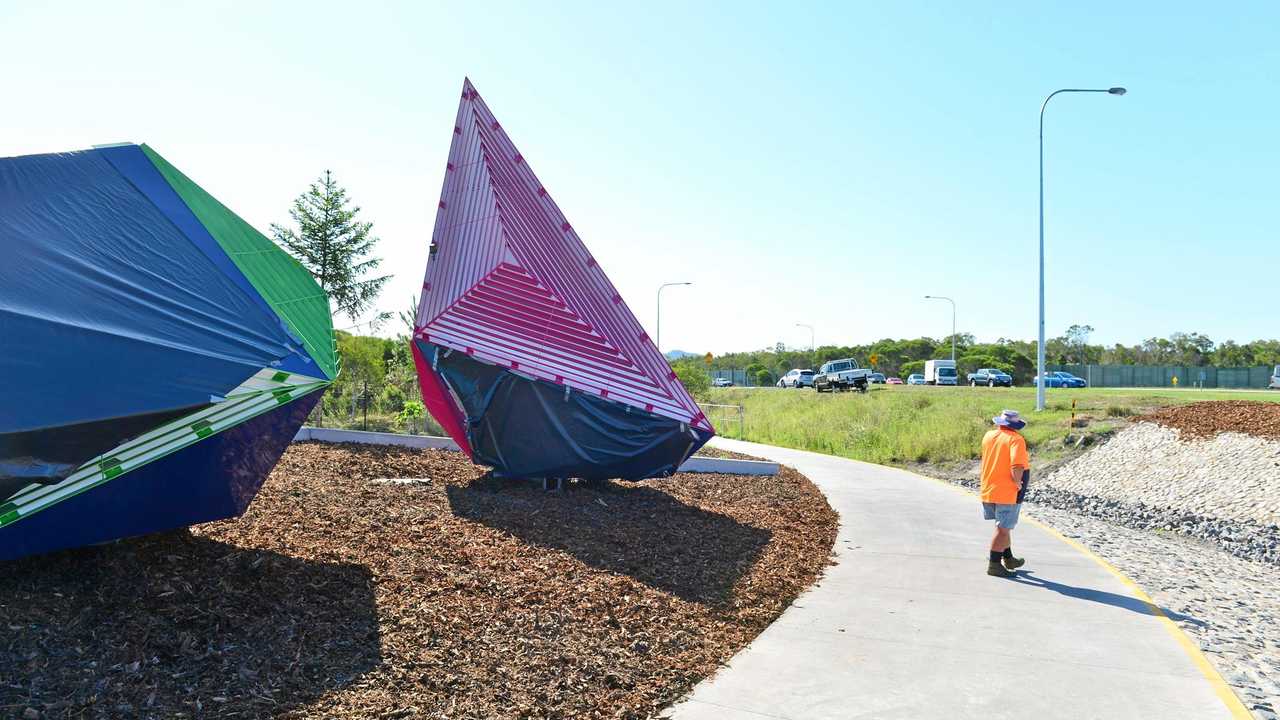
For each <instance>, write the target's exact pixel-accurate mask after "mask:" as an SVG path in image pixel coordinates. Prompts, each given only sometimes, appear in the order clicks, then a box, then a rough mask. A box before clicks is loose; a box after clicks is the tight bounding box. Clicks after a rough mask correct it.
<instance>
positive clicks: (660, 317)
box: [654, 282, 693, 355]
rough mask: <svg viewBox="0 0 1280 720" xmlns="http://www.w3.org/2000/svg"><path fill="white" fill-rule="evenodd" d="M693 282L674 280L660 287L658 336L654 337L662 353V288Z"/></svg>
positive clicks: (655, 343)
mask: <svg viewBox="0 0 1280 720" xmlns="http://www.w3.org/2000/svg"><path fill="white" fill-rule="evenodd" d="M692 284H693V283H691V282H674V283H662V285H661V286H660V287H659V288H658V337H657V338H655V339H654V345H656V346H657V347H658V354H659V355H661V354H662V289H663V288H669V287H674V286H676V285H692Z"/></svg>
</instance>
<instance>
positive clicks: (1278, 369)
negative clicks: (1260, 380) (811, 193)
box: [1267, 365, 1280, 390]
mask: <svg viewBox="0 0 1280 720" xmlns="http://www.w3.org/2000/svg"><path fill="white" fill-rule="evenodd" d="M1267 388H1268V389H1270V390H1280V365H1277V366H1275V367H1274V368H1272V369H1271V384H1270V385H1268V386H1267Z"/></svg>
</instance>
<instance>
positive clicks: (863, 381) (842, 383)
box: [813, 358, 871, 392]
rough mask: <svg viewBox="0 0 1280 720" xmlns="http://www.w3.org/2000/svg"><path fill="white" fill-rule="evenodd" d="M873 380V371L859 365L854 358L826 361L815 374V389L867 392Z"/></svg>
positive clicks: (820, 390)
mask: <svg viewBox="0 0 1280 720" xmlns="http://www.w3.org/2000/svg"><path fill="white" fill-rule="evenodd" d="M870 382H871V371H870V370H866V369H863V368H859V367H858V361H857V360H854V359H853V358H845V359H843V360H832V361H830V362H825V363H823V364H822V367H821V368H820V369H819V370H818V373H817V374H816V375H814V376H813V389H814V390H817V391H818V392H834V391H837V390H857V391H858V392H866V391H867V385H868V384H869V383H870Z"/></svg>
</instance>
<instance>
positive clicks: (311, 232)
mask: <svg viewBox="0 0 1280 720" xmlns="http://www.w3.org/2000/svg"><path fill="white" fill-rule="evenodd" d="M349 202H350V201H349V200H348V198H347V191H346V190H345V189H344V188H342V187H341V186H339V185H338V183H337V182H336V181H335V180H334V179H333V173H331V172H329V171H328V170H325V171H324V176H323V177H321V178H320V179H319V180H318V181H317V182H314V183H311V187H310V188H309V189H308V190H307V191H306V192H305V193H303V194H301V195H299V196H298V198H297V199H296V200H294V201H293V208H292V209H290V210H289V216H290V217H291V218H293V222H294V224H295V225H297V230H294V229H292V228H286V227H282V226H280V225H276V224H274V223H273V224H272V225H271V233H272V235H273V237H274V238H275V241H276V243H277V244H278V245H280V246H281V247H283V248H284V249H285V250H287V251H288V252H289V253H290V254H291V255H293V256H294V257H295V258H297V259H298V261H299V262H301V263H302V265H303V266H304V267H306V268H307V269H308V270H310V271H311V274H312V275H314V276H315V278H316V281H317V282H319V283H320V287H322V288H324V290H325V292H327V293H328V294H329V297H330V298H331V299H332V300H333V308H332V312H333V314H335V315H336V314H337V313H339V312H341V313H344V314H346V315H347V316H348V317H350V318H351V319H352V320H356V319H357V318H359V317H360V315H361V314H363V313H364V311H365V310H367V309H369V307H370V306H372V305H373V302H374V300H375V299H376V298H377V297H378V293H379V292H381V291H382V286H383V285H385V284H386V282H387V280H389V279H390V277H391V276H389V275H383V276H380V277H366V275H367V274H368V273H371V272H373V271H374V270H376V269H377V268H378V266H379V265H380V264H382V259H381V258H377V257H370V253H371V252H372V251H373V247H374V245H376V244H377V243H378V238H376V237H371V236H370V235H369V232H370V231H371V230H372V229H373V223H371V222H360V221H359V220H357V219H356V216H357V215H358V214H359V213H360V208H359V206H355V205H352V206H351V207H348V204H349Z"/></svg>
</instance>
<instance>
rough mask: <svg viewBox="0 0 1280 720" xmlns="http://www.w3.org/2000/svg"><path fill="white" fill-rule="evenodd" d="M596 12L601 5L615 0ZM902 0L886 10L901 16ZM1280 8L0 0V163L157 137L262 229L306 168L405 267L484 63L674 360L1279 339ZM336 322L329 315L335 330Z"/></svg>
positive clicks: (413, 269) (532, 149)
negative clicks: (834, 347)
mask: <svg viewBox="0 0 1280 720" xmlns="http://www.w3.org/2000/svg"><path fill="white" fill-rule="evenodd" d="M606 5H608V6H611V7H605V6H606ZM889 6H896V7H889ZM1278 7H1280V6H1276V5H1275V4H1272V3H1262V2H1259V3H1252V4H1248V3H1232V4H1229V5H1225V6H1219V8H1218V9H1215V8H1214V7H1212V6H1211V5H1206V4H1204V3H1189V2H1188V3H1168V2H1149V3H1132V4H1129V3H1119V4H1117V3H1081V2H1074V3H1059V4H1057V6H1056V7H1046V5H1045V4H1029V3H1021V4H997V3H992V4H987V5H982V4H972V3H942V2H938V3H933V4H926V3H901V4H898V3H864V4H861V5H855V4H853V3H832V4H829V5H819V4H810V3H786V4H784V3H773V4H757V3H743V2H733V3H729V2H725V3H719V4H716V3H670V4H667V3H640V4H634V3H633V4H630V5H629V6H628V7H627V8H625V9H622V8H621V6H620V5H619V4H616V3H568V2H559V1H557V2H522V3H510V4H507V3H498V2H482V3H459V2H450V3H443V4H427V3H409V2H406V3H400V4H396V3H349V2H345V3H312V2H306V3H303V2H299V3H291V4H286V3H239V4H236V3H211V2H198V3H152V4H127V3H69V2H62V3H47V4H44V3H41V4H37V3H22V4H19V3H12V2H9V3H3V4H0V61H2V63H3V65H2V66H3V67H4V68H5V69H6V73H5V79H4V90H3V93H4V95H3V97H4V112H3V113H2V114H0V128H2V132H0V155H19V154H25V153H33V152H49V151H58V150H68V149H77V148H84V147H88V146H90V145H92V144H94V143H103V142H112V141H123V140H132V141H137V142H148V143H150V144H151V145H152V146H153V147H155V148H156V149H157V150H158V151H159V152H160V153H162V154H163V155H165V156H166V157H167V158H168V159H169V160H170V161H171V162H173V163H174V164H175V165H177V166H178V167H179V168H181V169H182V170H183V171H184V172H186V173H187V174H188V175H190V176H191V177H192V178H194V179H195V180H196V181H197V182H199V183H201V184H202V185H203V186H204V187H205V188H206V189H208V190H209V191H211V192H212V193H213V194H214V195H216V196H217V197H219V198H220V199H221V200H223V201H224V202H225V203H226V204H227V205H229V206H230V207H232V208H233V209H235V210H236V211H237V212H239V213H240V214H241V215H243V216H244V217H245V218H246V219H248V220H249V221H250V222H252V223H253V224H254V225H256V226H257V227H259V228H260V229H263V230H264V231H265V230H266V229H267V226H268V225H269V224H270V223H271V222H273V221H283V220H285V219H287V215H286V212H287V209H288V206H289V202H290V200H291V199H292V198H293V197H294V196H295V195H297V194H298V193H299V192H300V191H302V190H303V189H305V187H306V185H307V183H308V182H310V181H311V180H313V179H314V178H315V177H316V176H317V175H319V174H320V173H321V172H322V171H323V170H324V169H326V168H329V169H332V170H333V171H334V172H335V174H336V176H337V177H338V179H339V180H340V181H341V182H342V183H343V184H345V185H346V186H347V187H348V189H349V190H350V191H351V193H352V195H353V196H354V197H355V199H356V200H357V201H358V202H359V203H360V204H361V205H362V206H363V208H364V214H365V216H366V218H367V219H370V220H372V221H373V222H374V223H375V230H376V232H377V234H378V235H379V236H380V237H381V239H382V242H381V245H380V248H379V252H380V254H381V255H382V256H383V257H384V258H386V269H387V270H388V271H389V272H393V273H395V279H394V281H393V282H392V283H391V284H390V285H389V286H388V290H387V292H386V293H385V295H384V297H383V301H382V306H383V308H384V309H390V310H398V309H401V308H402V307H405V306H407V305H408V300H409V297H410V296H411V295H412V294H413V293H414V291H415V288H417V287H418V286H419V285H420V283H421V279H422V271H423V268H424V265H425V261H426V247H427V244H428V242H429V237H430V232H431V227H432V219H433V215H434V212H435V206H436V200H437V198H438V195H439V192H440V183H441V180H442V177H443V172H444V163H445V157H446V153H447V150H448V143H449V140H450V137H451V130H452V125H453V116H454V113H455V110H456V104H457V100H458V92H459V89H460V86H461V83H462V78H463V76H464V75H470V77H471V78H472V80H473V81H474V82H475V83H476V86H477V88H478V89H479V91H480V92H481V94H482V95H484V96H485V98H486V100H487V101H488V102H489V104H490V106H491V107H492V108H493V110H494V112H495V113H496V114H497V116H498V118H499V119H500V120H501V121H502V123H503V125H504V126H505V127H506V128H507V130H508V131H509V132H510V133H511V135H512V138H513V139H514V141H515V142H516V144H517V146H519V147H520V148H521V150H522V151H523V153H524V155H525V157H526V158H528V160H529V162H530V164H531V166H532V167H533V168H534V170H535V171H536V172H537V173H538V174H539V176H540V177H541V179H542V180H543V182H544V183H545V184H546V186H547V187H548V188H549V189H550V191H551V193H552V195H553V197H555V198H556V200H557V201H558V202H559V204H560V206H561V207H562V208H563V209H564V211H565V213H566V214H567V215H568V216H569V218H570V220H571V222H573V224H574V226H575V228H576V229H577V230H578V231H579V232H580V233H581V235H582V236H583V238H584V239H585V240H586V242H587V244H588V246H589V247H591V249H592V251H593V252H594V253H595V254H596V256H597V257H598V258H599V259H600V261H601V264H602V266H603V267H604V269H605V270H606V271H607V272H608V273H609V274H610V276H611V277H612V278H613V280H614V282H615V284H617V285H618V287H619V289H620V290H621V291H622V293H623V295H624V296H625V298H626V299H627V301H628V302H629V303H630V305H631V307H632V308H633V310H635V312H636V314H637V315H638V316H639V318H640V320H641V322H643V323H645V324H646V325H647V326H649V327H650V328H652V325H653V320H654V293H655V290H656V288H657V286H658V285H659V283H661V282H663V281H675V280H687V281H692V282H694V283H695V285H694V286H692V287H689V288H677V289H673V290H669V291H667V292H666V293H665V295H664V313H663V331H662V335H663V346H664V349H672V348H683V349H686V350H695V351H703V350H712V351H715V352H724V351H728V350H741V349H753V348H758V347H762V346H765V345H768V344H772V343H774V342H777V341H782V342H786V343H788V344H793V345H807V344H808V339H809V338H808V331H806V330H803V329H801V328H797V327H795V323H797V322H807V323H811V324H813V325H815V326H816V327H817V340H818V343H819V344H823V343H840V344H844V343H854V342H865V341H870V340H874V339H877V338H881V337H915V336H919V335H932V336H942V335H944V334H946V333H947V332H949V331H950V314H949V310H948V307H947V306H946V304H945V303H931V302H926V301H924V300H922V299H921V297H922V296H923V295H925V294H938V295H951V296H953V297H955V298H956V300H957V302H958V303H959V326H960V330H961V331H962V332H965V331H967V332H972V333H974V334H975V335H977V336H978V337H979V338H980V339H990V340H994V339H996V338H998V337H1002V336H1003V337H1017V338H1033V337H1034V336H1035V332H1036V324H1035V323H1036V280H1035V270H1036V254H1035V248H1036V127H1037V125H1036V122H1037V112H1038V110H1039V107H1040V103H1041V101H1042V100H1043V98H1044V96H1045V95H1046V94H1047V93H1048V92H1050V91H1052V90H1054V89H1056V88H1059V87H1073V86H1074V87H1107V86H1111V85H1124V86H1126V87H1128V88H1129V94H1128V95H1127V96H1125V97H1120V98H1117V97H1112V96H1108V95H1074V96H1059V97H1058V98H1055V100H1054V101H1053V104H1052V105H1051V106H1050V109H1049V115H1048V120H1047V125H1046V134H1047V150H1046V154H1047V175H1048V181H1047V182H1048V184H1047V188H1048V189H1047V197H1048V211H1047V221H1048V225H1047V227H1048V231H1047V238H1048V240H1047V242H1048V245H1049V271H1048V283H1049V285H1048V287H1049V291H1048V301H1049V304H1048V308H1049V309H1048V326H1049V332H1050V334H1051V335H1055V334H1060V333H1061V332H1062V330H1063V329H1065V328H1066V327H1067V326H1068V325H1070V324H1071V323H1088V324H1091V325H1093V326H1094V327H1095V328H1097V332H1096V334H1095V336H1094V339H1095V340H1097V341H1102V342H1108V343H1110V342H1116V341H1123V342H1136V341H1138V340H1140V339H1142V338H1144V337H1148V336H1152V335H1165V334H1167V333H1170V332H1173V331H1177V330H1186V331H1199V332H1204V333H1207V334H1209V335H1210V336H1211V337H1213V338H1214V339H1215V340H1222V339H1226V338H1234V339H1236V340H1241V341H1244V340H1250V339H1254V338H1259V337H1275V336H1277V335H1280V331H1278V330H1277V327H1276V317H1277V316H1276V305H1277V296H1276V293H1275V290H1274V289H1275V286H1276V282H1275V278H1276V274H1277V270H1276V268H1277V260H1278V259H1280V252H1278V250H1280V233H1278V232H1277V230H1276V228H1275V224H1274V223H1275V210H1276V206H1277V187H1276V179H1275V173H1276V168H1277V167H1280V140H1278V139H1277V134H1276V128H1277V117H1278V116H1280V42H1277V37H1278V36H1280V34H1278V30H1280V9H1277V8H1278ZM338 324H339V325H342V324H346V321H345V320H342V319H340V320H339V322H338Z"/></svg>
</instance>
